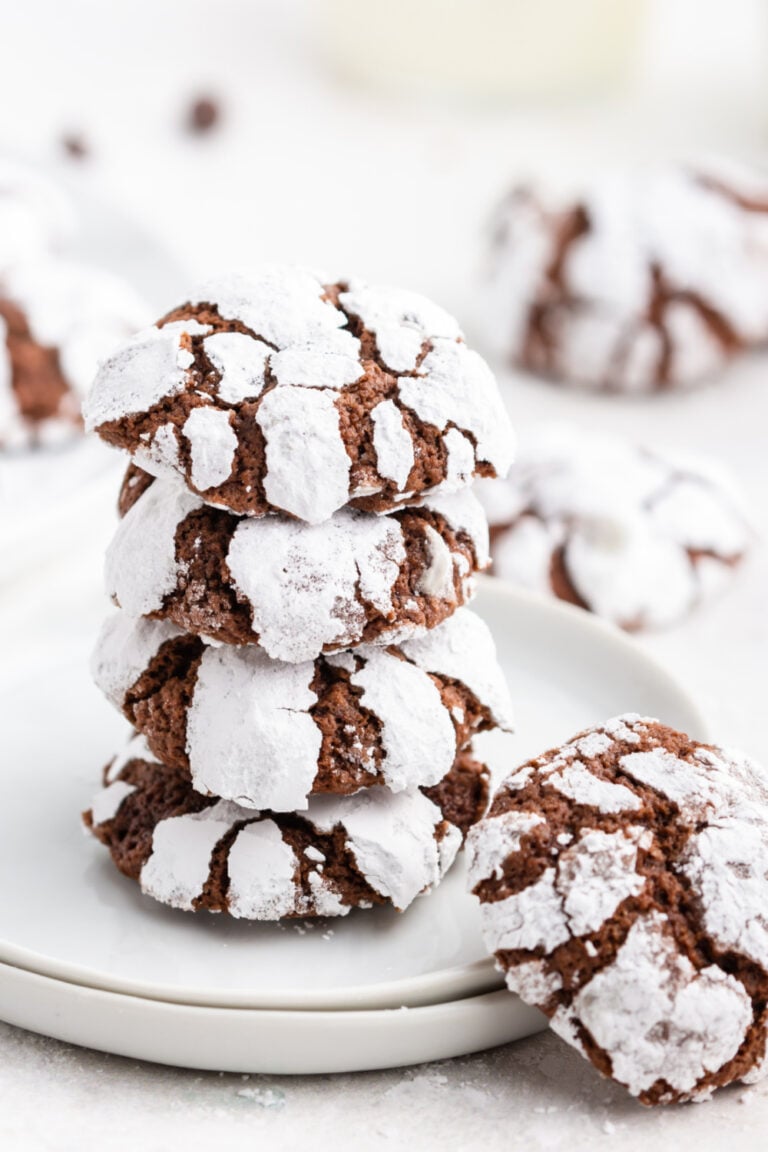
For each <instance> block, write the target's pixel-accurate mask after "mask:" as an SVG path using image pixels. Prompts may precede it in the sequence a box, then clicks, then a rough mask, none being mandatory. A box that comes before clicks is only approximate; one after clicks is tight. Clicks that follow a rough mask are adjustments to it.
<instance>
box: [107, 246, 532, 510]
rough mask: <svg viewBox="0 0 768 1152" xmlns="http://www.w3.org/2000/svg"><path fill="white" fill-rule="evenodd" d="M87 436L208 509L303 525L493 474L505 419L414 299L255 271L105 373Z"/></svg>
mask: <svg viewBox="0 0 768 1152" xmlns="http://www.w3.org/2000/svg"><path fill="white" fill-rule="evenodd" d="M86 423H87V426H88V427H89V428H91V429H96V431H97V432H98V433H99V435H100V436H102V437H103V438H104V439H105V440H107V441H108V442H109V443H111V444H114V445H116V446H117V447H119V448H124V449H127V450H128V451H129V452H130V453H131V456H132V457H133V459H134V461H135V462H136V463H137V464H139V465H140V466H141V467H142V468H143V469H145V470H147V471H149V472H152V473H155V474H157V475H163V476H168V475H176V476H180V477H182V478H183V480H184V482H185V484H186V485H187V487H188V489H189V491H190V492H191V493H193V494H196V495H198V496H201V497H202V498H203V499H204V500H205V501H206V502H207V503H209V504H215V505H218V506H220V507H224V508H227V509H229V510H230V511H232V512H236V513H240V514H245V515H249V516H263V515H264V514H265V513H268V512H271V511H278V512H284V513H288V514H289V515H291V516H294V517H297V518H298V519H300V520H304V521H307V522H308V523H311V524H316V523H320V522H322V521H325V520H328V519H329V518H330V517H331V516H332V515H333V514H334V512H336V511H338V510H339V509H340V508H342V507H344V506H345V505H347V504H350V505H352V506H353V507H355V508H359V509H363V510H365V511H368V512H371V511H373V512H386V511H391V510H392V509H394V508H397V507H398V506H399V505H402V504H407V503H414V502H415V501H418V500H419V499H420V498H421V497H422V496H423V495H425V494H427V493H435V492H439V493H441V494H445V493H450V492H455V491H457V490H459V489H460V488H463V487H464V486H465V485H467V484H468V483H470V482H471V480H472V479H473V477H474V476H476V475H482V476H493V475H496V474H504V473H505V472H506V470H507V468H508V466H509V463H510V445H511V434H510V428H509V420H508V417H507V414H506V411H505V409H504V406H503V403H502V401H501V398H500V395H499V392H498V390H497V386H496V383H495V381H494V378H493V375H492V374H491V372H490V370H489V368H488V366H487V365H486V364H485V362H484V361H483V360H482V359H481V358H480V356H478V355H477V353H476V352H473V351H471V350H470V349H469V348H468V347H467V345H466V344H465V343H464V339H463V337H462V334H461V331H460V329H459V327H458V325H457V323H456V321H455V320H454V319H453V318H452V317H451V316H449V315H448V314H447V313H446V312H444V311H443V310H442V309H441V308H438V307H437V305H435V304H432V303H431V302H430V301H429V300H426V299H425V298H424V297H422V296H418V295H416V294H415V293H412V292H406V291H401V290H399V289H394V288H382V287H373V286H370V285H367V284H364V283H363V282H362V281H358V280H340V281H330V280H328V279H327V278H323V277H321V276H318V275H316V274H314V273H312V272H309V271H306V270H304V269H300V268H288V267H267V268H262V269H259V270H256V271H254V272H252V273H249V274H233V275H229V276H225V277H221V278H219V279H215V280H211V281H209V282H208V283H207V284H205V285H203V286H202V287H200V288H199V289H197V290H196V291H195V292H193V293H192V295H191V296H190V298H189V300H188V301H187V302H186V303H184V304H182V305H181V306H180V307H179V308H177V309H175V310H174V311H173V312H171V313H170V314H169V315H167V316H166V317H164V318H163V319H162V320H160V321H159V322H158V324H157V325H156V326H155V327H153V328H148V329H146V330H145V331H143V332H141V333H140V334H139V335H138V336H136V337H134V338H133V339H132V340H130V341H128V342H127V343H125V344H124V345H123V346H122V347H121V348H119V349H118V350H117V351H116V352H115V353H114V354H113V355H112V356H110V357H109V359H108V360H106V361H105V363H104V364H103V365H102V367H101V369H100V371H99V373H98V375H97V377H96V381H95V383H94V386H93V389H92V391H91V394H90V397H89V400H88V403H87V407H86Z"/></svg>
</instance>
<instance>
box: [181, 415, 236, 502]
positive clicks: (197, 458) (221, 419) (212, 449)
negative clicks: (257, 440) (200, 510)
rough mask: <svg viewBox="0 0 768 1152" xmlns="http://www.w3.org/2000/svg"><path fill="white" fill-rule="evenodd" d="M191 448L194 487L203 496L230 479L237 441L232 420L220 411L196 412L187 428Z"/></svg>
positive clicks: (184, 431) (185, 427)
mask: <svg viewBox="0 0 768 1152" xmlns="http://www.w3.org/2000/svg"><path fill="white" fill-rule="evenodd" d="M183 433H184V436H185V438H186V440H187V443H188V444H189V452H190V458H191V461H192V463H191V466H190V467H191V473H190V474H191V476H192V483H193V484H194V486H195V488H197V489H198V490H199V491H200V492H205V491H206V489H208V488H216V487H217V486H218V485H219V484H223V483H224V481H225V480H227V479H229V476H230V475H231V473H232V465H233V463H234V459H235V449H236V447H237V437H236V436H235V433H234V432H233V430H232V425H231V424H230V422H229V416H228V414H227V413H226V412H220V411H219V410H218V409H216V408H193V409H192V411H191V412H190V414H189V416H188V417H187V420H186V423H185V424H184V428H183Z"/></svg>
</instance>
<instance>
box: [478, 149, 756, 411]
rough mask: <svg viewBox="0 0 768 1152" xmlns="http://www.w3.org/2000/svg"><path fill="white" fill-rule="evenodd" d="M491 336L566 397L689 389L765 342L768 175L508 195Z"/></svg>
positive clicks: (680, 171)
mask: <svg viewBox="0 0 768 1152" xmlns="http://www.w3.org/2000/svg"><path fill="white" fill-rule="evenodd" d="M490 264H491V270H490V276H489V281H488V284H487V303H488V311H487V315H486V317H485V320H486V324H487V337H488V342H489V345H492V346H493V347H494V348H495V349H496V352H497V354H498V355H499V356H501V357H503V358H504V359H506V360H508V361H510V362H511V363H513V364H516V365H518V366H519V367H522V368H525V369H527V370H529V371H531V372H534V373H536V374H538V375H542V376H546V377H548V378H550V379H551V380H554V381H557V382H560V383H563V384H579V385H585V386H588V387H592V388H599V389H605V390H608V391H614V392H653V391H658V390H662V389H669V388H682V387H688V386H689V385H692V384H697V383H699V382H700V381H702V380H705V379H707V378H709V377H711V376H713V375H714V374H715V373H716V372H717V371H718V369H720V368H722V367H723V365H724V364H726V363H727V362H728V361H729V360H730V359H731V358H732V357H733V356H734V355H736V354H737V353H738V352H741V351H743V350H744V349H746V348H751V347H754V346H756V345H760V344H763V343H765V342H766V341H768V172H759V171H752V170H749V169H746V168H742V167H740V166H737V165H735V164H734V163H727V164H726V163H724V162H720V163H715V164H710V165H707V166H698V167H695V168H685V167H671V166H670V167H668V168H658V169H656V170H654V171H650V172H642V171H640V172H638V171H627V172H613V173H607V174H605V175H603V176H598V177H595V178H594V179H593V181H592V182H591V183H589V184H588V185H587V186H586V187H585V189H584V191H583V193H582V194H581V195H580V196H577V197H574V198H573V199H570V200H568V199H567V198H565V199H561V200H560V201H558V200H557V198H552V197H548V196H547V195H546V194H545V193H543V192H542V191H540V190H537V189H535V188H532V187H522V186H521V187H517V188H515V189H513V190H512V192H511V193H510V194H509V195H508V196H507V198H506V200H505V201H504V202H503V203H502V205H501V206H500V208H499V209H498V211H497V214H496V218H495V221H494V224H493V230H492V238H491V252H490Z"/></svg>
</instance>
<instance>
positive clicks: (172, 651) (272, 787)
mask: <svg viewBox="0 0 768 1152" xmlns="http://www.w3.org/2000/svg"><path fill="white" fill-rule="evenodd" d="M92 668H93V673H94V679H95V680H96V683H97V685H98V686H99V687H100V688H101V689H102V691H103V692H104V693H105V694H106V696H107V697H108V698H109V699H110V700H111V702H112V703H113V704H115V705H116V706H117V707H118V708H120V709H121V710H122V711H123V713H124V714H125V716H126V717H127V719H128V720H129V721H130V722H131V724H132V725H133V727H134V728H135V729H137V731H139V732H140V733H142V734H143V735H144V736H145V737H146V739H147V743H148V746H149V748H150V750H151V752H152V753H153V755H155V756H156V757H157V758H158V759H159V760H160V761H161V762H162V763H163V764H167V765H168V766H169V767H171V768H176V769H178V770H179V771H181V772H185V773H186V774H187V775H188V776H189V777H190V779H191V781H192V785H193V787H194V788H195V790H196V791H197V792H200V793H202V794H204V795H215V796H218V797H221V798H222V799H224V800H234V801H236V802H237V803H239V804H241V805H243V806H245V807H251V808H271V809H274V810H275V811H279V812H287V811H292V810H293V809H297V808H303V807H304V806H305V805H306V802H307V797H308V795H309V794H310V793H323V792H328V793H335V794H350V793H353V792H356V791H358V790H359V789H360V788H363V787H370V786H373V785H384V786H386V787H387V788H389V789H390V791H392V792H402V791H404V790H407V789H409V788H415V787H420V786H429V785H433V784H437V783H439V781H440V780H442V779H443V777H444V776H446V775H447V774H448V772H449V771H450V769H451V767H452V765H453V763H454V761H455V759H456V756H457V754H458V752H459V751H460V750H461V749H462V748H464V747H465V745H466V744H467V743H468V742H469V740H470V738H471V737H472V735H473V734H474V733H475V732H477V731H480V730H483V729H490V728H495V727H502V728H505V729H507V730H510V729H511V705H510V702H509V695H508V691H507V686H506V682H505V680H504V676H503V673H502V671H501V668H500V667H499V665H498V663H497V661H496V652H495V648H494V644H493V639H492V637H491V634H490V632H489V631H488V628H487V627H486V625H485V624H484V623H483V621H482V620H481V619H480V618H479V617H478V616H476V615H475V614H474V613H473V612H470V611H469V610H467V609H460V610H459V611H458V612H457V613H456V614H455V615H454V616H452V617H451V618H450V619H448V620H446V621H445V622H444V623H443V624H440V625H439V626H438V627H437V628H435V629H433V630H432V631H431V632H427V633H426V634H425V635H424V636H420V637H418V638H417V639H414V640H410V641H405V642H404V643H403V644H402V645H401V646H400V647H398V648H396V647H390V648H379V647H374V646H371V645H363V646H361V647H359V648H356V649H354V650H353V651H350V650H345V651H343V652H338V653H335V654H333V655H329V656H321V657H318V658H317V659H316V660H314V661H305V662H303V663H300V664H286V663H283V662H281V661H277V660H271V659H270V658H269V657H268V656H266V655H265V654H264V652H263V651H262V650H261V649H259V648H258V647H256V646H254V645H249V646H247V647H240V648H237V647H232V646H230V645H224V646H222V645H217V646H211V645H210V644H207V643H205V642H204V641H203V640H201V639H200V638H199V637H196V636H190V635H189V634H188V633H184V632H181V631H180V630H179V629H178V628H176V626H175V625H173V624H170V623H168V622H167V621H158V620H147V619H144V618H140V619H132V618H130V617H127V616H125V614H124V613H116V614H115V615H114V616H112V617H111V618H109V619H108V620H107V621H106V623H105V625H104V627H103V628H102V632H101V635H100V638H99V642H98V644H97V647H96V651H95V653H94V658H93V662H92Z"/></svg>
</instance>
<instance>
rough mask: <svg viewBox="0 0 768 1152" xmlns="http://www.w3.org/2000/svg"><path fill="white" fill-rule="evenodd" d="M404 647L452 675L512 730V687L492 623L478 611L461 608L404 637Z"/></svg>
mask: <svg viewBox="0 0 768 1152" xmlns="http://www.w3.org/2000/svg"><path fill="white" fill-rule="evenodd" d="M401 649H402V651H403V653H404V654H405V656H406V657H407V659H409V660H412V661H413V662H414V664H416V665H417V666H418V667H419V668H421V669H423V670H424V671H425V672H434V673H436V674H437V675H441V676H450V677H453V678H454V679H455V680H460V681H461V683H462V684H466V686H467V687H468V688H469V689H470V691H471V692H473V693H474V694H475V696H476V697H477V698H478V700H482V701H483V702H484V703H486V704H487V706H488V707H489V708H490V710H491V712H492V714H493V716H494V717H495V719H496V722H497V724H498V725H499V727H501V728H504V729H506V730H508V731H511V729H512V727H513V718H512V706H511V702H510V698H509V689H508V687H507V682H506V680H505V678H504V673H503V672H502V670H501V668H500V666H499V663H498V660H497V658H496V645H495V644H494V641H493V636H492V635H491V632H490V630H489V628H488V626H487V625H486V624H485V623H484V621H482V620H481V619H480V617H479V616H476V615H475V613H474V612H470V611H467V610H464V609H459V611H458V612H456V613H455V615H453V616H451V617H450V618H449V619H448V620H446V621H445V623H444V624H441V625H440V626H439V627H437V628H433V629H431V630H430V631H429V632H425V633H424V634H423V635H422V636H417V637H414V638H413V639H410V640H404V641H403V642H402V644H401Z"/></svg>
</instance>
